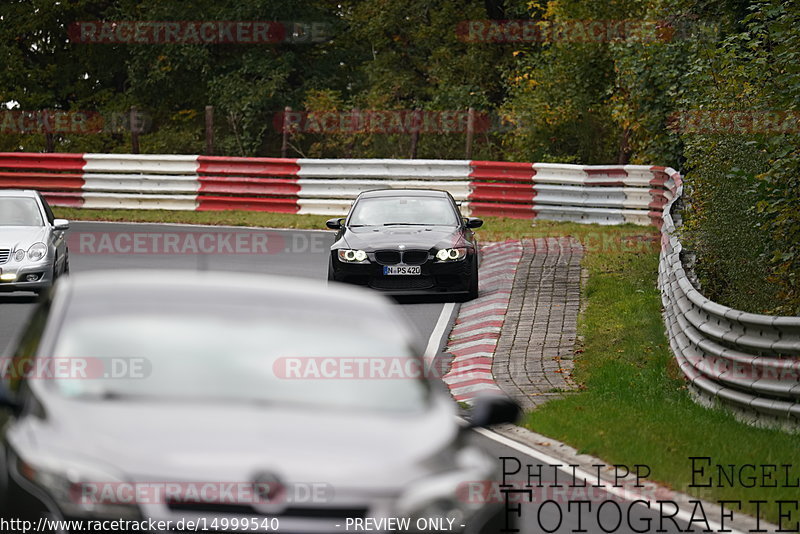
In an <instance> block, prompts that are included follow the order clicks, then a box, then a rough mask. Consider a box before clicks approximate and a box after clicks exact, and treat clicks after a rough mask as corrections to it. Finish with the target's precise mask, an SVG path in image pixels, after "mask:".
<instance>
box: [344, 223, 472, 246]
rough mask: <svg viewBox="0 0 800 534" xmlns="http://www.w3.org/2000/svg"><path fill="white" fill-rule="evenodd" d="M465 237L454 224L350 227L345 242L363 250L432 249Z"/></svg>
mask: <svg viewBox="0 0 800 534" xmlns="http://www.w3.org/2000/svg"><path fill="white" fill-rule="evenodd" d="M462 239H463V237H462V235H461V231H460V229H459V228H454V227H452V226H381V227H377V228H376V227H363V228H348V229H347V230H346V231H345V233H344V236H343V240H344V244H345V245H346V246H348V247H350V248H355V249H361V250H367V251H369V250H378V249H382V248H397V246H398V245H405V246H406V248H419V249H430V248H433V247H436V246H440V247H451V246H454V245H455V244H456V243H458V242H459V241H461V240H462Z"/></svg>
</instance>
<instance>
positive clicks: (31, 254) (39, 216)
mask: <svg viewBox="0 0 800 534" xmlns="http://www.w3.org/2000/svg"><path fill="white" fill-rule="evenodd" d="M68 228H69V221H67V220H65V219H56V218H55V217H54V216H53V211H52V210H51V209H50V206H49V205H48V204H47V201H46V200H45V199H44V197H43V196H42V195H41V193H39V192H38V191H32V190H27V189H25V190H22V189H0V291H3V292H7V291H33V292H35V293H41V292H42V291H44V290H46V289H47V288H49V287H50V286H52V285H53V282H54V281H55V279H56V278H57V277H58V276H60V275H62V274H65V273H68V272H69V250H68V248H67V240H66V238H65V233H66V230H67V229H68Z"/></svg>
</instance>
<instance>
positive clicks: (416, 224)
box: [383, 222, 431, 226]
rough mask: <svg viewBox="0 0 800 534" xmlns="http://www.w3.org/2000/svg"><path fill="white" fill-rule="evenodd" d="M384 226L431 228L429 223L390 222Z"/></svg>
mask: <svg viewBox="0 0 800 534" xmlns="http://www.w3.org/2000/svg"><path fill="white" fill-rule="evenodd" d="M383 225H384V226H431V225H430V224H428V223H411V222H390V223H383Z"/></svg>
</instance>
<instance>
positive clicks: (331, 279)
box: [328, 258, 336, 282]
mask: <svg viewBox="0 0 800 534" xmlns="http://www.w3.org/2000/svg"><path fill="white" fill-rule="evenodd" d="M335 281H336V279H335V278H334V277H333V259H332V258H328V282H335Z"/></svg>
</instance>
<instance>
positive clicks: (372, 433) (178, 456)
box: [16, 398, 458, 491]
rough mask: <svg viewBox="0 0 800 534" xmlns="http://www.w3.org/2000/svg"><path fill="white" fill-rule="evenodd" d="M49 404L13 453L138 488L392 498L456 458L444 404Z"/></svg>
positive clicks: (450, 410)
mask: <svg viewBox="0 0 800 534" xmlns="http://www.w3.org/2000/svg"><path fill="white" fill-rule="evenodd" d="M55 400H56V401H58V402H59V405H58V406H54V407H53V409H52V410H51V409H50V408H48V411H49V416H48V417H47V419H46V420H40V419H33V418H30V419H28V420H26V422H25V425H26V426H27V428H25V429H22V428H17V430H18V431H19V433H18V434H17V435H18V436H19V435H20V434H23V435H27V436H28V437H29V438H30V440H28V439H24V440H23V442H22V443H17V444H16V448H17V450H20V451H22V454H23V455H24V451H25V450H26V448H27V447H34V448H35V449H46V450H47V452H48V453H49V454H51V455H55V456H56V457H58V458H71V459H73V460H74V461H83V462H84V463H86V464H87V465H91V466H104V467H106V468H107V469H109V470H110V473H109V474H110V476H113V475H117V476H120V475H121V476H123V477H124V478H125V479H126V480H133V481H140V482H145V481H146V482H156V481H157V482H171V481H226V482H251V481H253V479H254V477H255V476H256V475H257V474H258V473H264V472H270V473H274V474H276V475H277V476H279V477H280V478H281V479H282V480H283V481H284V482H286V483H292V482H304V483H323V484H329V485H331V486H333V487H334V488H352V487H357V488H362V489H363V488H373V489H375V490H385V491H394V490H396V489H397V488H399V487H402V486H404V485H405V484H407V483H409V482H410V481H412V480H415V479H417V478H419V477H421V476H424V475H425V474H430V472H431V470H432V469H434V467H433V466H432V463H433V462H431V461H430V460H431V458H432V457H434V456H435V457H436V458H437V461H436V463H435V469H437V470H438V469H447V468H448V465H447V462H448V461H450V460H449V459H448V458H452V457H454V456H455V455H454V454H446V455H442V454H441V452H442V451H443V450H445V449H446V448H447V447H449V446H452V444H453V443H454V441H455V439H456V436H457V432H458V430H457V426H456V424H455V409H454V407H453V406H451V404H452V403H451V402H449V401H448V400H446V399H443V398H439V399H437V400H436V401H435V402H434V403H433V405H432V407H431V408H430V409H429V410H427V411H426V412H424V413H417V414H407V415H405V414H385V413H384V414H375V413H370V412H361V413H358V412H356V413H353V412H352V411H349V410H329V409H323V408H319V409H308V408H297V407H276V406H258V405H254V404H247V403H230V404H223V405H220V404H202V403H187V402H181V403H169V402H165V401H158V402H155V401H154V402H133V401H118V400H113V401H96V402H89V401H74V400H66V399H55ZM76 414H77V415H76ZM25 441H27V442H28V443H25ZM56 444H57V445H56ZM54 447H57V450H56V449H54ZM27 450H30V449H27ZM442 456H444V457H445V458H442ZM426 461H427V462H426Z"/></svg>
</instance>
